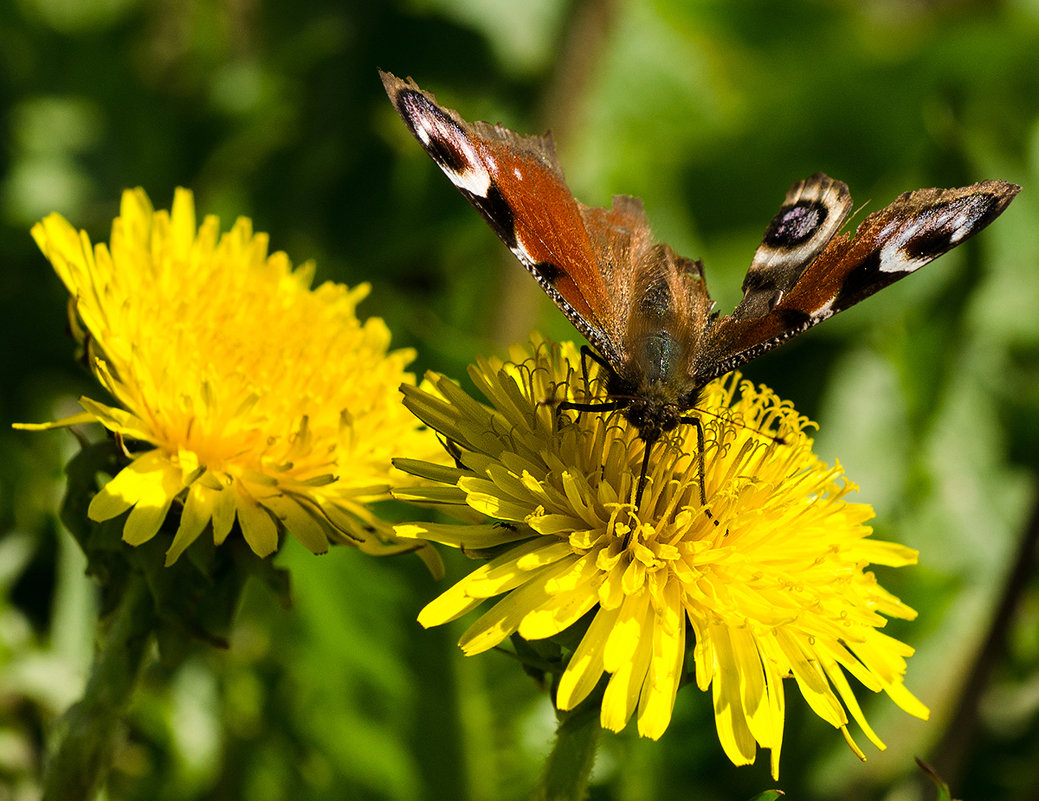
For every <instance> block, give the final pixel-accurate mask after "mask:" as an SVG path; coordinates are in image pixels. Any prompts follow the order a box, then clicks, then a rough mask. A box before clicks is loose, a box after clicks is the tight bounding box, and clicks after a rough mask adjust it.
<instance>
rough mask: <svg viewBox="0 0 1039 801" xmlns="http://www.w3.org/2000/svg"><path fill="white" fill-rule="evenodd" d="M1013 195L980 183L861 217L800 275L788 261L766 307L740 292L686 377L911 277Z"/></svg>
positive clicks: (745, 357) (706, 375)
mask: <svg viewBox="0 0 1039 801" xmlns="http://www.w3.org/2000/svg"><path fill="white" fill-rule="evenodd" d="M1019 190H1020V187H1018V186H1015V185H1014V184H1010V183H1007V182H1005V181H984V182H982V183H977V184H974V185H972V186H967V187H963V188H960V189H919V190H917V191H915V192H906V193H905V194H903V195H901V196H899V197H898V199H896V200H895V202H894V203H892V204H891V205H890V206H888V207H887V208H885V209H882V210H881V211H878V212H875V213H873V214H871V215H869V216H868V217H867V218H866V219H865V220H864V221H863V222H862V224H861V225H860V226H859V228H858V230H857V231H856V232H855V235H854V236H850V235H848V234H842V235H840V236H836V237H833V238H832V239H830V240H829V244H828V245H827V246H826V247H825V248H824V249H823V250H822V252H821V253H819V255H818V256H816V257H815V258H814V259H813V260H812V261H811V263H810V264H809V265H808V266H807V267H805V268H803V271H802V269H801V267H799V266H796V265H793V264H791V265H790V266H789V267H788V269H789V270H797V274H798V277H797V278H796V280H795V281H793V282H792V283H791V284H790V287H789V289H787V290H786V291H782V292H778V293H776V294H775V295H773V296H772V298H773V299H772V302H771V303H770V304H769V307H768V308H762V304H761V303H760V298H759V299H755V300H753V301H751V302H748V297H749V296H750V294H751V290H749V289H748V291H747V296H745V298H744V301H743V302H741V303H740V305H739V306H737V307H736V309H735V310H734V311H733V313H732V314H731V315H729V316H726V317H722V318H721V319H719V320H718V321H717V322H716V323H715V324H714V325H713V326H712V328H711V329H710V331H709V334H708V337H707V339H706V342H705V344H704V348H703V350H702V352H701V353H700V354H698V357H697V363H696V365H695V367H694V375H695V376H696V377H697V378H698V379H699V380H709V379H710V378H713V377H715V376H718V375H721V374H723V373H726V372H728V371H729V370H732V369H733V368H735V367H738V366H739V365H741V364H743V363H745V362H747V361H750V360H751V359H753V358H755V357H757V356H759V355H760V354H762V353H764V352H765V351H768V350H771V349H772V348H774V347H775V346H776V345H778V344H780V343H781V342H784V341H786V340H787V339H790V338H791V337H793V336H795V335H797V334H799V333H801V332H802V331H805V330H807V329H809V328H811V327H812V326H814V325H816V324H818V323H821V322H822V321H823V320H825V319H827V318H829V317H832V316H833V315H834V314H837V312H839V311H843V310H844V309H847V308H848V307H849V306H853V305H855V304H856V303H858V302H859V301H860V300H863V299H864V298H867V297H869V296H870V295H872V294H873V293H874V292H877V291H878V290H880V289H883V288H884V287H886V286H888V285H889V284H892V283H894V282H895V281H897V280H898V279H899V278H903V277H904V276H906V275H909V274H910V273H912V272H915V271H916V270H918V269H919V268H921V267H923V266H924V265H925V264H927V263H928V262H930V261H932V260H934V259H936V258H938V257H939V256H941V255H942V254H943V253H946V252H947V251H949V250H951V249H952V248H954V247H956V246H957V245H959V244H961V243H962V242H964V241H966V240H967V239H969V238H970V237H972V236H973V235H974V234H976V233H978V232H979V231H980V230H982V229H983V228H985V226H987V225H988V224H989V223H991V222H992V221H993V220H994V219H996V217H998V216H999V215H1000V214H1002V213H1003V210H1004V209H1006V207H1007V206H1008V205H1009V203H1010V201H1011V200H1013V199H1014V197H1015V196H1016V195H1017V193H1018V191H1019ZM849 202H850V201H849ZM781 214H782V211H781ZM777 216H778V215H777ZM766 236H767V235H766Z"/></svg>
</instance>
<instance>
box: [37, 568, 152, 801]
mask: <svg viewBox="0 0 1039 801" xmlns="http://www.w3.org/2000/svg"><path fill="white" fill-rule="evenodd" d="M153 622H154V608H153V606H152V599H151V595H150V593H149V591H148V587H147V585H146V584H145V580H144V577H143V576H141V575H140V574H139V573H132V574H131V575H130V576H129V577H128V580H127V581H126V584H125V586H124V587H123V591H122V593H121V594H120V597H119V600H118V602H117V603H116V606H115V608H114V609H113V610H112V611H111V612H110V614H109V616H108V619H107V620H102V621H100V622H99V634H98V642H97V648H96V651H95V653H94V664H93V665H92V666H91V671H90V678H89V680H88V681H87V686H86V689H85V690H84V691H83V696H82V698H80V700H79V701H77V702H76V703H75V704H73V705H72V706H71V707H70V708H69V709H68V711H67V712H66V713H65V714H64V715H63V716H62V718H61V719H60V720H59V721H58V722H57V724H56V725H55V728H54V733H53V739H52V741H51V746H50V748H49V751H50V756H49V758H48V760H47V766H46V770H45V771H44V776H43V796H42V801H59V800H60V801H80V799H82V801H90V799H93V798H94V797H95V795H96V793H97V791H98V789H99V787H100V786H101V783H102V782H103V781H104V778H105V776H106V775H107V773H108V769H109V767H110V766H111V764H112V757H113V755H114V752H115V749H116V745H117V743H118V738H119V735H120V733H121V731H122V726H121V723H122V719H123V714H124V713H125V712H126V709H127V708H128V707H129V705H130V700H131V698H132V697H133V691H134V688H135V687H136V686H137V680H138V678H139V676H140V674H141V666H142V665H143V663H144V657H145V654H146V653H147V650H148V643H149V642H150V640H151V632H152V625H153Z"/></svg>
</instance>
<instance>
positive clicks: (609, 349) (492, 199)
mask: <svg viewBox="0 0 1039 801" xmlns="http://www.w3.org/2000/svg"><path fill="white" fill-rule="evenodd" d="M380 75H381V76H382V81H383V85H384V86H385V87H386V92H387V94H389V96H390V100H392V101H393V105H394V106H395V107H396V109H397V111H398V113H399V114H400V116H401V118H402V119H403V120H404V122H405V123H406V124H407V126H408V128H409V129H410V130H411V132H412V133H413V134H414V136H415V138H416V139H418V141H419V142H420V143H421V145H422V146H423V147H424V148H425V150H426V152H427V153H428V154H429V155H430V157H432V159H433V160H434V161H435V162H436V163H437V165H438V166H439V167H440V169H441V170H442V171H443V172H444V174H445V175H447V177H448V178H449V179H451V182H452V183H453V184H454V185H455V186H456V187H457V188H458V189H459V191H461V193H462V194H463V195H464V196H465V197H466V199H467V200H468V201H469V202H470V203H472V205H473V206H474V207H475V208H476V209H477V210H478V211H479V212H480V213H481V214H482V215H483V217H484V219H485V220H487V222H488V223H489V224H490V226H491V228H493V229H494V231H495V233H497V234H498V236H499V237H500V238H501V240H502V241H503V242H504V243H505V244H506V245H507V246H508V247H509V249H510V250H511V251H512V252H513V254H514V255H515V256H516V258H518V259H519V260H520V262H521V263H522V264H523V266H524V267H526V268H527V269H528V270H529V271H530V272H531V274H532V275H533V276H534V278H536V279H537V281H538V283H539V284H540V285H541V287H542V288H543V289H544V290H545V292H546V293H548V295H549V296H550V297H551V298H552V300H553V301H555V303H556V305H557V306H559V308H560V309H561V310H562V311H563V313H564V314H566V315H567V317H569V318H570V321H571V322H572V323H573V324H574V325H575V326H576V327H577V328H578V330H580V331H581V333H583V334H584V335H585V336H586V337H587V338H588V340H589V342H591V343H592V344H593V345H594V346H595V347H596V348H597V349H598V350H599V351H600V353H602V355H603V356H604V357H605V358H606V359H607V360H608V361H610V362H611V363H616V362H617V361H618V360H619V358H620V353H621V351H622V348H621V342H620V337H621V335H622V329H621V325H620V321H621V319H622V318H623V314H624V312H623V309H621V308H619V306H618V302H617V299H618V297H619V296H621V295H623V294H625V293H624V292H623V291H620V292H619V291H618V289H619V288H618V287H617V286H616V285H615V279H616V278H617V277H618V271H617V270H615V269H614V265H613V263H612V261H611V259H610V258H601V254H600V253H599V252H598V251H597V249H596V248H597V246H599V245H600V243H601V242H602V241H604V240H608V239H610V240H611V241H612V235H613V234H615V233H616V234H617V235H619V236H620V237H621V238H623V237H624V236H625V235H626V234H627V229H628V228H630V227H631V226H633V225H636V224H638V223H640V222H641V223H642V224H644V218H641V217H640V216H638V215H634V214H632V213H630V212H629V210H628V209H627V208H620V209H618V208H616V207H615V208H614V209H612V210H610V211H606V210H604V209H588V208H586V207H584V206H582V205H581V204H580V203H578V202H577V201H576V200H575V199H574V196H573V194H572V193H571V192H570V190H569V188H568V187H567V185H566V182H565V181H564V180H563V173H562V170H561V169H560V167H559V164H558V162H557V160H556V155H555V149H554V147H553V145H552V140H551V138H550V137H549V136H547V135H546V136H522V135H520V134H518V133H515V132H514V131H510V130H508V129H507V128H503V127H502V126H500V125H490V124H488V123H483V122H476V123H469V122H466V121H465V120H464V119H463V118H462V117H461V116H460V115H459V114H458V113H457V112H456V111H453V110H452V109H448V108H444V107H443V106H440V105H438V104H437V102H436V98H435V97H434V96H433V95H432V94H431V93H429V92H426V91H423V90H422V89H420V88H419V87H418V85H417V84H416V83H415V82H414V81H413V80H411V79H408V80H407V81H404V80H401V79H400V78H397V77H395V76H393V75H390V74H388V73H384V72H382V73H380ZM640 211H641V208H640ZM614 229H616V231H615V230H614ZM590 230H591V232H590ZM593 239H594V242H593Z"/></svg>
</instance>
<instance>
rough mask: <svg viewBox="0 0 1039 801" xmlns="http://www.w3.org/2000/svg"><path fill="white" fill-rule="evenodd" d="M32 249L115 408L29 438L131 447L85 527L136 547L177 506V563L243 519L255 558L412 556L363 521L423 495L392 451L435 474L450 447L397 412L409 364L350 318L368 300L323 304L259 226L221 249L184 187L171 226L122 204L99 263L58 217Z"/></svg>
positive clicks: (341, 291)
mask: <svg viewBox="0 0 1039 801" xmlns="http://www.w3.org/2000/svg"><path fill="white" fill-rule="evenodd" d="M32 234H33V237H34V238H35V239H36V242H37V244H38V245H39V247H40V249H41V250H42V251H43V253H44V255H45V256H46V257H47V258H48V259H49V260H50V262H51V264H52V265H53V266H54V269H55V271H56V272H57V273H58V275H59V276H60V277H61V280H62V281H63V282H64V283H65V286H66V287H67V288H68V290H69V293H70V295H71V298H70V319H71V320H72V323H73V330H74V332H76V334H77V337H78V338H79V339H80V340H81V342H82V344H83V345H84V347H85V351H86V357H87V361H88V363H89V365H90V367H91V369H92V371H93V372H94V374H95V375H96V377H97V379H98V380H99V381H100V382H101V384H102V385H103V386H104V388H105V389H106V390H107V391H108V393H109V394H110V395H111V397H112V398H113V399H114V401H115V403H114V405H109V404H106V403H102V402H99V401H97V400H92V399H90V398H82V399H81V401H80V402H81V405H82V406H83V408H84V410H85V411H84V412H83V413H81V414H78V415H75V416H73V417H70V418H67V419H65V420H61V421H58V422H56V423H49V424H44V425H41V426H26V427H28V428H36V429H40V428H51V427H56V426H62V425H73V424H77V423H85V422H99V423H101V424H103V425H104V426H105V427H106V428H107V429H108V430H109V431H111V432H113V433H114V434H116V435H117V436H118V437H120V438H121V439H122V440H123V441H124V442H127V443H130V446H129V448H128V454H129V455H131V458H132V460H131V461H130V463H129V465H128V466H126V467H125V469H123V470H122V471H121V472H119V473H118V474H117V475H116V476H115V477H114V478H113V479H112V480H111V481H109V482H108V483H107V484H105V486H104V487H103V488H102V489H101V490H100V492H98V494H97V495H96V496H95V497H94V498H93V501H92V502H91V504H90V507H89V511H88V514H89V516H90V518H91V519H93V520H95V521H103V520H108V519H111V518H114V517H116V516H118V515H120V514H123V513H124V512H127V511H128V510H129V514H128V515H127V518H126V522H125V526H124V529H123V538H124V539H125V540H126V541H127V542H128V543H130V544H132V545H138V544H140V543H143V542H145V541H147V540H149V539H151V538H152V537H153V536H155V534H156V533H157V532H158V531H159V528H160V526H162V524H163V522H164V521H165V520H166V518H167V515H168V514H169V512H170V509H171V507H172V506H173V505H174V504H175V503H176V504H177V506H178V511H179V525H178V527H177V530H176V534H175V535H174V538H173V542H172V545H171V546H170V548H169V550H168V551H167V557H166V562H167V564H171V563H173V562H174V561H175V560H176V559H177V558H178V557H179V556H180V554H181V553H182V552H183V551H184V549H185V548H187V547H188V546H189V545H190V544H191V543H192V542H193V541H194V540H195V539H196V538H198V537H199V535H201V534H202V533H203V531H205V530H206V528H207V527H210V528H211V529H212V535H213V538H214V540H215V541H216V543H218V544H219V543H221V542H223V541H224V539H225V538H226V537H227V536H228V534H229V533H230V532H231V531H232V529H233V527H234V525H235V522H236V521H237V523H238V525H239V528H240V530H241V533H242V535H243V536H244V538H245V540H246V541H247V542H248V544H249V546H250V547H251V548H252V550H253V551H254V552H255V553H256V554H257V555H259V556H267V555H268V554H270V553H271V552H273V551H274V550H275V549H276V548H277V546H278V541H279V536H280V535H281V534H282V533H283V532H286V531H287V532H289V533H290V534H291V535H292V536H294V537H296V539H298V540H299V541H300V542H302V543H303V544H304V545H305V546H306V547H307V548H308V549H310V550H311V551H313V552H314V553H322V552H324V551H325V550H327V548H328V544H329V541H330V540H331V541H343V542H349V543H352V544H355V545H357V546H358V547H360V548H361V549H362V550H365V551H368V552H372V553H395V552H400V551H402V550H414V546H415V543H414V541H409V542H401V541H399V540H397V539H395V538H394V537H393V536H392V529H391V528H390V527H389V526H388V525H387V524H385V523H382V522H380V520H379V519H378V518H377V517H376V516H375V515H374V514H373V512H372V511H371V509H370V508H369V507H370V504H371V503H373V502H376V501H380V500H385V499H387V498H389V497H390V496H389V492H390V489H391V488H393V487H398V486H402V485H406V484H408V483H411V482H412V481H413V479H412V478H411V477H410V476H408V475H406V474H404V473H402V472H400V471H399V470H397V469H395V468H393V467H392V465H391V462H390V460H391V457H392V456H393V455H394V454H395V453H400V452H405V453H406V452H409V449H410V448H417V449H419V450H420V451H422V452H423V453H425V454H427V456H428V457H429V458H435V453H436V451H437V450H439V445H438V443H437V442H436V439H435V437H434V435H433V434H432V432H430V431H428V430H426V429H424V428H423V427H422V426H421V425H420V424H418V423H417V421H415V419H414V418H413V417H412V416H411V415H410V414H409V413H408V412H407V410H406V409H404V407H403V406H402V405H401V403H400V394H399V385H400V384H401V382H405V383H407V382H412V381H413V376H412V375H411V374H409V373H406V372H404V368H405V366H406V365H407V364H408V363H409V362H410V361H411V360H412V359H413V358H414V353H413V352H412V351H411V350H407V349H402V350H395V351H389V350H388V347H389V344H390V332H389V330H388V329H387V327H386V325H385V324H384V323H383V321H382V320H380V319H377V318H371V319H368V320H367V321H365V322H364V323H362V322H360V321H359V320H358V319H357V316H356V307H357V304H358V303H359V302H360V301H361V300H362V299H363V298H364V297H365V296H366V295H367V294H368V290H369V287H368V285H367V284H363V285H360V286H357V287H354V288H353V289H348V288H347V287H345V286H343V285H340V284H335V283H331V282H328V283H324V284H322V285H321V286H319V287H317V288H315V289H312V288H311V281H312V279H313V274H314V265H313V263H310V262H308V263H307V264H304V265H302V266H301V267H299V268H297V269H295V270H294V269H293V267H292V264H291V262H290V261H289V259H288V256H286V254H285V253H282V252H278V253H274V254H268V237H267V235H266V234H263V233H256V234H254V233H253V230H252V223H251V221H250V220H248V219H245V218H240V219H239V220H238V221H237V222H236V223H235V225H234V227H233V228H232V229H231V230H230V231H229V232H226V233H221V232H220V222H219V220H218V219H217V218H216V217H213V216H208V217H206V218H205V219H204V220H203V222H202V225H201V226H197V225H196V220H195V208H194V200H193V198H192V195H191V193H190V192H189V191H187V190H184V189H179V190H177V192H176V195H175V197H174V201H173V209H172V212H166V211H154V210H153V208H152V205H151V202H150V201H149V199H148V197H147V195H146V194H145V193H144V191H143V190H141V189H137V190H133V191H127V192H125V193H124V194H123V198H122V204H121V209H120V216H119V217H118V218H117V219H116V220H115V222H114V223H113V225H112V237H111V245H110V246H106V245H105V244H98V245H96V246H93V247H92V246H91V243H90V239H89V238H88V236H87V234H86V233H85V232H77V231H76V230H75V229H74V228H73V227H72V226H71V225H70V224H69V223H68V222H67V221H66V220H65V219H64V218H62V217H61V216H60V215H58V214H52V215H50V216H48V217H47V218H46V219H44V220H43V221H42V222H40V223H38V224H37V225H36V226H34V227H33V229H32ZM431 550H432V549H423V552H424V553H426V554H427V555H429V554H430V553H431Z"/></svg>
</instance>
